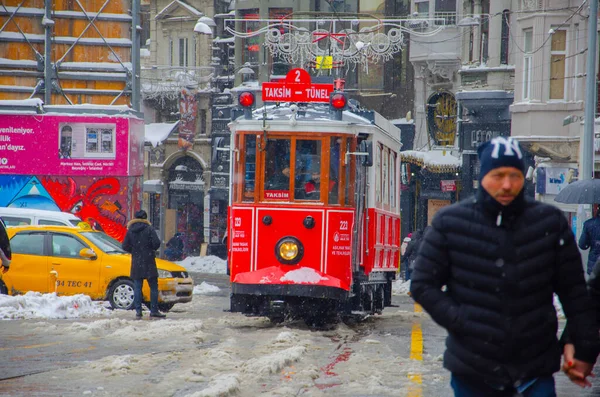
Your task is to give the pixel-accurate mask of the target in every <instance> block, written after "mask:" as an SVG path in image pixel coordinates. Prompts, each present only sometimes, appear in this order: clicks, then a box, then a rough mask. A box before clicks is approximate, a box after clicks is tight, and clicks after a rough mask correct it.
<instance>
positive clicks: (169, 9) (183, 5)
mask: <svg viewBox="0 0 600 397" xmlns="http://www.w3.org/2000/svg"><path fill="white" fill-rule="evenodd" d="M179 7H181V8H184V9H185V10H187V11H188V12H190V13H191V14H192V15H194V16H197V17H198V18H199V17H201V16H202V15H204V14H203V13H202V12H200V11H198V10H197V9H196V8H194V7H192V6H191V5H189V4H186V3H184V2H183V1H179V0H175V1H173V2H171V3H170V4H169V5H168V6H166V7H165V8H163V9H162V10H161V11H160V12H159V13H157V14H156V17H155V19H161V18H164V17H166V16H167V15H168V14H169V13H171V12H173V10H176V9H177V8H179Z"/></svg>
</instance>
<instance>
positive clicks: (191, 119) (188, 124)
mask: <svg viewBox="0 0 600 397" xmlns="http://www.w3.org/2000/svg"><path fill="white" fill-rule="evenodd" d="M179 114H180V120H181V121H180V122H179V141H178V146H179V148H180V149H182V150H190V149H191V148H192V147H193V146H194V135H196V115H197V114H198V101H197V100H196V91H195V90H190V89H187V88H184V89H183V90H181V98H180V100H179Z"/></svg>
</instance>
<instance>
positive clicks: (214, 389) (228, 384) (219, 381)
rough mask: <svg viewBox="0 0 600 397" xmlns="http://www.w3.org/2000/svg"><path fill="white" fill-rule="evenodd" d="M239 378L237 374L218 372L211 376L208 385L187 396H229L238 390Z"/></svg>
mask: <svg viewBox="0 0 600 397" xmlns="http://www.w3.org/2000/svg"><path fill="white" fill-rule="evenodd" d="M239 387H240V379H239V375H238V374H218V375H215V376H213V377H212V379H211V380H210V383H209V385H208V387H207V388H206V389H204V390H202V391H199V392H197V393H194V394H189V395H188V396H187V397H215V396H231V395H233V394H234V393H236V392H237V391H238V389H239Z"/></svg>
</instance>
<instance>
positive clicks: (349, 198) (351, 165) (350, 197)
mask: <svg viewBox="0 0 600 397" xmlns="http://www.w3.org/2000/svg"><path fill="white" fill-rule="evenodd" d="M352 149H353V148H352V140H350V139H347V140H346V152H348V153H352V152H353V150H352ZM354 172H355V157H354V156H348V164H346V182H345V187H344V188H345V189H346V191H345V193H344V196H345V197H346V202H345V203H344V204H345V205H354V189H353V188H352V186H353V184H352V183H351V181H353V180H354V178H353V177H352V176H353V175H354Z"/></svg>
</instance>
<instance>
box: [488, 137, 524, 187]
mask: <svg viewBox="0 0 600 397" xmlns="http://www.w3.org/2000/svg"><path fill="white" fill-rule="evenodd" d="M477 154H478V155H479V163H480V165H481V168H480V171H479V180H480V181H481V180H482V179H483V177H484V176H485V175H486V174H487V173H488V172H490V171H491V170H493V169H494V168H500V167H514V168H516V169H518V170H519V171H521V172H522V173H523V175H525V162H524V161H523V153H522V152H521V147H520V146H519V142H517V141H516V140H515V139H513V138H510V137H508V138H505V137H502V136H499V137H496V138H494V139H492V140H491V141H488V142H484V143H482V144H481V145H480V146H479V148H477Z"/></svg>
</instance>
